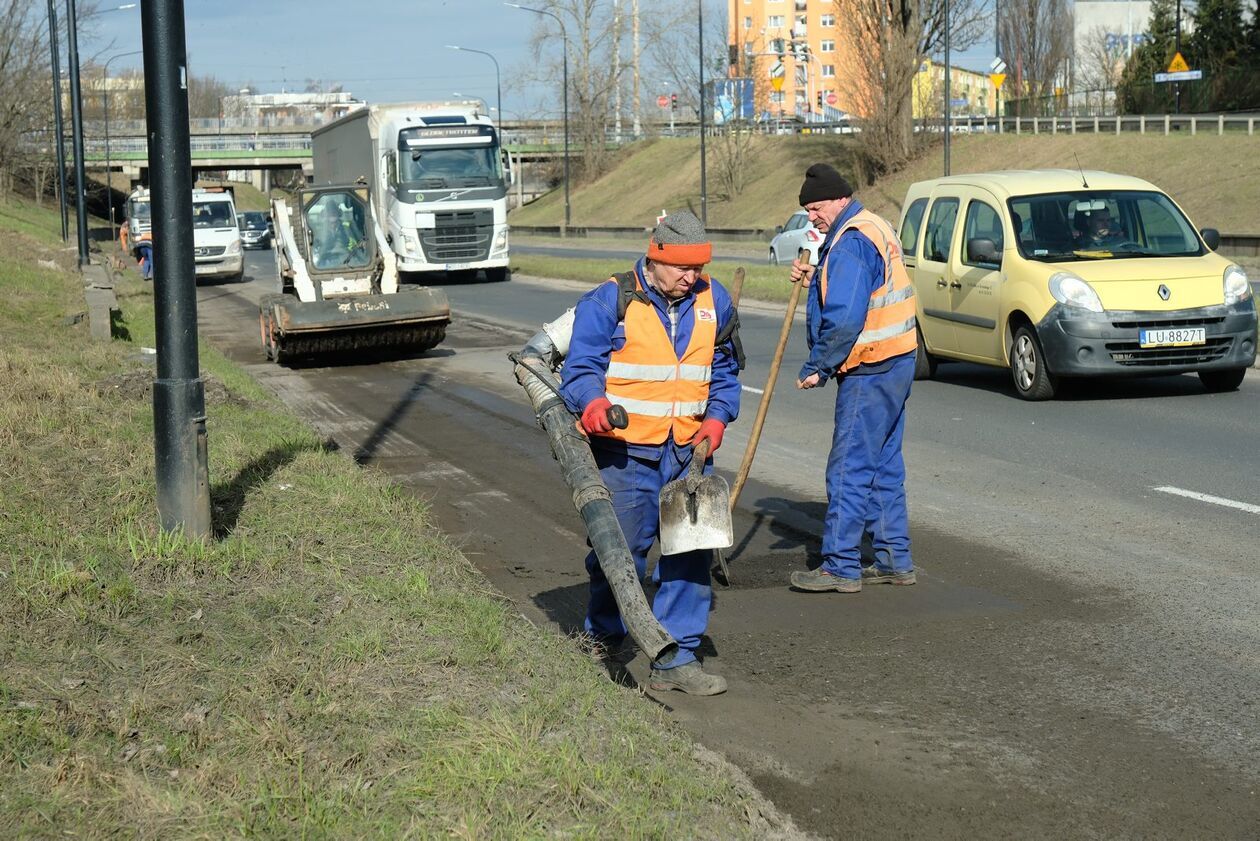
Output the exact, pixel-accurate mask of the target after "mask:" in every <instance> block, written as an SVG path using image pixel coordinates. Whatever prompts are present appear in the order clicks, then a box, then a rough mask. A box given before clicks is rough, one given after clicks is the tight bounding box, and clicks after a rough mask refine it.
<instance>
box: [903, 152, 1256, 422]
mask: <svg viewBox="0 0 1260 841" xmlns="http://www.w3.org/2000/svg"><path fill="white" fill-rule="evenodd" d="M902 207H904V208H905V210H904V211H903V213H902V217H901V228H900V230H901V234H900V237H901V245H902V249H903V252H904V256H905V262H906V266H907V268H908V270H909V272H910V277H911V280H912V282H913V284H914V288H915V293H916V295H915V298H916V302H917V315H918V325H919V352H918V360H917V362H918V370H917V371H916V376H917V377H919V378H926V377H930V376H932V375H933V373H934V372H935V369H936V364H937V362H938V361H942V360H951V359H953V360H964V361H967V362H978V363H980V364H983V365H996V366H1000V367H1003V368H1010V370H1011V375H1012V379H1013V380H1014V385H1015V391H1016V393H1017V394H1018V395H1019V396H1020V397H1022V398H1024V399H1026V400H1045V399H1048V398H1050V397H1053V396H1054V394H1055V391H1056V389H1057V388H1058V385H1059V383H1060V382H1061V380H1063V379H1064V378H1069V377H1119V376H1149V375H1155V374H1180V373H1186V372H1191V371H1193V372H1196V373H1197V374H1198V375H1199V379H1200V380H1202V382H1203V385H1204V387H1205V388H1207V390H1208V391H1232V390H1233V389H1236V388H1237V387H1238V386H1239V384H1241V383H1242V380H1243V377H1244V376H1245V375H1246V371H1247V369H1248V368H1249V367H1251V365H1252V364H1253V363H1254V362H1255V359H1256V306H1255V301H1254V299H1253V296H1252V290H1251V285H1250V283H1249V282H1248V279H1247V275H1246V273H1245V272H1244V271H1243V270H1242V269H1241V268H1240V267H1239V266H1237V265H1235V264H1234V263H1232V262H1230V261H1229V260H1227V259H1226V258H1224V257H1222V256H1220V255H1219V254H1216V253H1214V249H1215V248H1216V247H1217V246H1219V245H1220V234H1219V233H1218V232H1217V231H1216V230H1214V229H1211V228H1204V229H1203V230H1201V231H1196V230H1195V229H1194V226H1193V225H1192V224H1191V223H1190V220H1189V218H1188V217H1187V216H1186V214H1185V212H1184V211H1183V210H1182V209H1181V208H1180V207H1178V206H1177V204H1176V202H1174V201H1173V200H1172V199H1171V198H1169V197H1168V196H1167V195H1165V194H1164V193H1163V192H1162V191H1161V190H1160V189H1159V188H1158V187H1156V186H1154V185H1153V184H1150V183H1148V182H1146V181H1142V180H1140V179H1138V178H1130V177H1128V176H1124V175H1112V174H1110V173H1106V172H1091V171H1084V172H1081V171H1077V170H1044V171H1022V172H991V173H979V174H975V175H959V176H952V177H947V178H938V179H935V180H932V181H921V182H919V183H917V184H913V185H911V187H910V189H909V191H908V192H907V194H906V199H905V202H904V203H903V204H902ZM960 222H961V224H959V223H960Z"/></svg>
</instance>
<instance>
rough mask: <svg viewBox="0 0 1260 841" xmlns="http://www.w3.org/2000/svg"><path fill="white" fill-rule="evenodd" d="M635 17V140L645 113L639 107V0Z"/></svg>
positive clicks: (636, 1) (634, 7)
mask: <svg viewBox="0 0 1260 841" xmlns="http://www.w3.org/2000/svg"><path fill="white" fill-rule="evenodd" d="M631 14H633V15H634V139H635V140H638V139H639V137H640V136H641V135H642V134H643V112H642V109H641V108H640V106H639V0H634V2H633V4H632V6H631Z"/></svg>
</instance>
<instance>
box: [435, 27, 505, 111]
mask: <svg viewBox="0 0 1260 841" xmlns="http://www.w3.org/2000/svg"><path fill="white" fill-rule="evenodd" d="M446 48H447V49H448V50H463V51H464V52H466V53H480V54H481V55H484V56H487V57H489V59H490V60H491V61H493V62H494V95H495V101H496V103H497V110H498V112H499V120H500V122H502V120H503V86H502V84H501V82H500V78H499V60H498V59H496V58H495V57H494V56H493V55H491V54H490V53H488V52H486V51H485V50H474V49H472V48H471V47H457V46H455V45H454V44H447V45H446ZM486 110H489V109H488V108H487V109H486Z"/></svg>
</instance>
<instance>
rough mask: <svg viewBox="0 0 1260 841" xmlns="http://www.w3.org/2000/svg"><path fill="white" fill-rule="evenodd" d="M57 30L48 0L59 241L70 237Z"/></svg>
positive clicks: (54, 16) (59, 37)
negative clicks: (59, 208) (55, 134)
mask: <svg viewBox="0 0 1260 841" xmlns="http://www.w3.org/2000/svg"><path fill="white" fill-rule="evenodd" d="M60 40H61V33H60V32H58V31H57V7H56V5H54V3H53V0H48V43H49V44H50V45H51V48H52V56H51V58H52V69H53V74H52V75H53V128H54V129H55V130H56V132H57V180H58V187H57V189H58V194H57V199H58V203H59V204H60V205H61V241H62V242H65V241H66V240H67V239H69V238H70V219H69V216H68V213H67V211H66V129H65V126H64V125H63V124H62V120H61V55H60V49H59V48H58V42H59V41H60Z"/></svg>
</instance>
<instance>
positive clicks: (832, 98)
mask: <svg viewBox="0 0 1260 841" xmlns="http://www.w3.org/2000/svg"><path fill="white" fill-rule="evenodd" d="M839 101H840V97H838V96H836V93H835V91H829V92H828V93H827V104H828V105H835V104H836V103H837V102H839Z"/></svg>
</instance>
